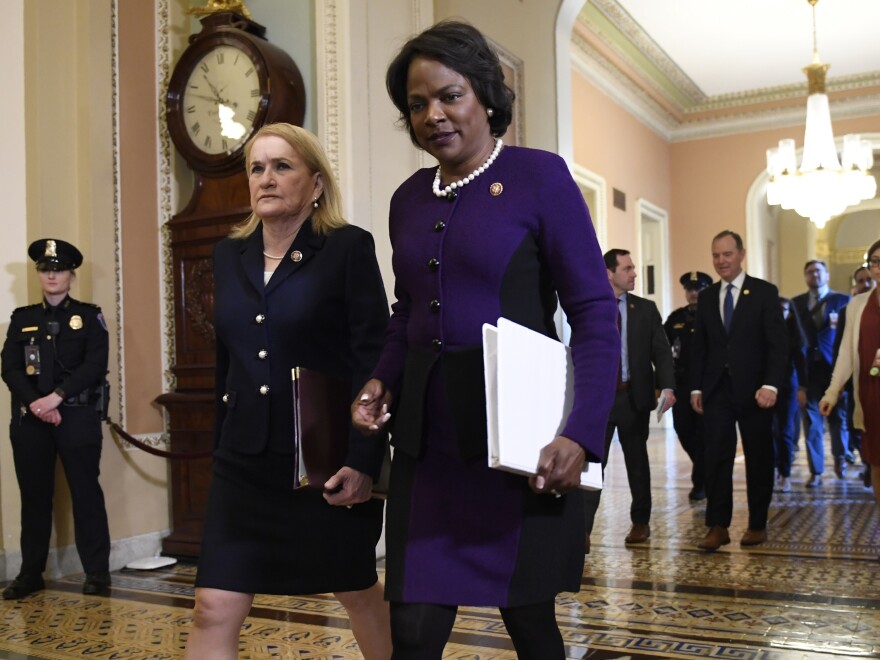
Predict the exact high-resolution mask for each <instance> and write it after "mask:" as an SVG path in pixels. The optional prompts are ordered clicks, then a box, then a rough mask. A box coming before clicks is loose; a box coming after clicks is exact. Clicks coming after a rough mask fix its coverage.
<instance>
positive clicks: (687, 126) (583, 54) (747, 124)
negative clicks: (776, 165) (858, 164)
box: [571, 31, 880, 142]
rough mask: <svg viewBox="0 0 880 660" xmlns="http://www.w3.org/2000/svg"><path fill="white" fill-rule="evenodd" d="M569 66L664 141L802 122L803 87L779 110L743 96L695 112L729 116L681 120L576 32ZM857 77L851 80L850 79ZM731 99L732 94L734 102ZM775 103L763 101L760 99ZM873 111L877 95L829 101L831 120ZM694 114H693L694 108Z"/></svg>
mask: <svg viewBox="0 0 880 660" xmlns="http://www.w3.org/2000/svg"><path fill="white" fill-rule="evenodd" d="M571 62H572V68H573V69H574V71H575V72H577V73H578V74H580V75H581V76H583V77H584V78H585V79H586V80H588V81H589V82H590V83H592V84H593V85H595V86H596V87H597V88H598V89H599V90H600V91H601V92H602V93H604V94H606V95H607V96H609V97H610V98H611V99H612V100H613V101H614V102H616V103H618V104H619V105H621V106H622V107H623V108H624V109H625V110H626V111H627V112H629V113H630V114H631V115H633V116H634V117H635V118H636V119H638V120H639V121H640V122H641V123H642V124H644V125H645V126H647V127H648V128H649V129H651V130H652V131H654V132H655V133H656V134H657V135H659V136H660V137H662V138H663V139H665V140H668V141H669V142H684V141H687V140H702V139H706V138H713V137H722V136H726V135H738V134H741V133H752V132H755V131H763V130H772V129H776V128H783V127H788V126H798V125H802V124H803V123H804V118H805V117H806V88H805V87H804V89H803V90H802V92H801V95H800V96H802V97H803V100H804V102H803V103H802V104H798V105H790V106H786V107H784V108H767V109H761V110H749V108H754V107H755V103H757V101H754V102H749V103H746V101H745V98H746V96H745V95H729V97H730V98H731V99H732V102H730V103H728V104H727V105H726V106H724V105H722V104H721V101H720V100H718V99H720V98H721V97H716V98H715V99H712V100H711V101H710V102H709V103H707V104H706V105H704V106H700V108H699V109H700V110H706V109H708V108H709V107H710V106H711V108H712V109H714V110H718V109H720V108H723V107H728V108H729V109H730V112H729V113H728V114H725V115H721V116H717V117H709V118H705V119H692V120H688V119H687V115H688V114H689V111H685V110H682V113H683V117H684V118H683V119H681V120H680V119H679V118H677V117H675V116H674V115H673V114H672V113H670V112H669V111H667V110H666V109H665V108H663V107H662V106H661V105H660V104H659V103H658V102H657V101H655V100H654V99H653V98H651V96H650V95H649V94H648V93H647V92H646V91H645V90H644V89H643V88H642V87H640V86H639V85H637V84H636V83H635V82H633V80H632V79H630V78H629V77H628V76H626V75H624V74H623V73H622V72H621V71H620V69H618V68H617V67H616V66H615V65H614V64H613V63H612V62H610V61H609V60H608V58H606V57H605V56H604V55H602V54H601V53H599V52H598V51H597V50H596V49H595V48H593V47H592V46H591V45H590V44H589V43H588V42H587V41H586V40H585V39H584V38H583V37H582V36H580V35H579V34H578V33H577V31H575V32H573V33H572V38H571ZM856 77H857V76H852V78H856ZM878 83H880V81H878ZM845 84H846V81H845V80H843V82H842V83H841V88H842V87H843V86H844V85H845ZM796 87H797V86H789V87H786V88H777V89H778V90H779V93H780V94H782V92H783V91H785V93H786V95H785V96H782V95H780V96H779V97H778V99H782V98H797V97H798V95H797V94H795V93H794V91H792V90H794V89H795V88H796ZM853 89H855V88H853ZM765 91H767V90H765ZM734 96H737V97H738V99H739V100H734V99H733V97H734ZM778 99H762V101H766V100H778ZM878 107H880V93H877V94H854V95H852V96H847V97H843V98H832V99H831V115H832V117H833V118H834V119H848V118H854V117H864V116H868V115H872V114H876V112H877V108H878ZM693 112H696V109H694V110H693Z"/></svg>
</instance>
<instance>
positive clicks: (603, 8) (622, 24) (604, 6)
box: [578, 0, 707, 104]
mask: <svg viewBox="0 0 880 660" xmlns="http://www.w3.org/2000/svg"><path fill="white" fill-rule="evenodd" d="M591 4H592V5H593V6H594V7H596V9H598V10H599V11H600V12H601V13H602V15H603V16H605V18H607V19H608V20H609V21H610V22H611V24H612V25H614V26H615V27H616V28H617V29H618V30H620V32H621V33H622V34H623V35H624V37H625V38H626V39H627V40H628V41H629V42H630V43H631V44H632V45H633V46H635V47H636V48H637V49H638V51H639V52H640V53H641V54H642V55H644V56H645V57H646V58H647V59H648V61H650V62H651V64H653V65H654V66H656V67H657V69H658V70H659V71H660V72H661V73H662V74H663V75H664V76H665V77H666V78H667V79H668V80H669V81H670V82H671V83H672V85H673V86H674V87H675V89H676V91H678V92H679V94H681V95H682V96H684V97H685V98H687V99H688V100H689V101H690V102H691V103H692V104H697V103H701V102H703V101H704V100H705V99H706V98H707V97H706V94H705V93H704V92H703V90H701V89H700V88H699V87H698V86H697V84H696V83H695V82H694V81H693V80H691V79H690V78H689V77H688V75H687V74H686V73H685V72H684V71H682V70H681V69H680V68H679V67H678V65H676V63H675V62H674V61H673V60H672V59H671V58H670V57H669V56H668V55H667V54H666V51H664V50H663V49H662V48H661V47H660V46H658V45H657V42H655V41H654V40H653V39H652V38H651V36H650V35H649V34H648V33H647V32H645V31H644V30H643V29H642V26H641V25H639V24H638V23H636V22H635V21H634V20H633V19H632V17H631V16H630V15H629V14H628V13H627V11H626V10H625V9H623V7H621V6H620V4H618V2H617V0H591ZM578 20H579V21H580V22H581V23H582V24H584V25H587V26H589V27H590V28H591V30H592V31H593V32H594V33H596V35H597V36H598V37H599V38H600V39H601V40H602V41H603V43H605V44H606V45H607V46H608V47H609V48H611V49H612V50H613V51H614V52H615V53H617V54H618V55H619V56H620V57H622V58H624V59H629V58H628V57H627V55H626V54H625V52H624V51H623V49H622V48H621V47H620V45H619V44H617V43H615V42H614V41H612V40H611V39H608V38H607V37H606V36H605V35H604V34H603V33H602V31H601V30H598V29H596V26H595V25H594V24H593V23H592V22H591V21H590V20H589V15H588V14H587V13H586V12H581V14H580V15H579V16H578ZM658 87H659V86H658Z"/></svg>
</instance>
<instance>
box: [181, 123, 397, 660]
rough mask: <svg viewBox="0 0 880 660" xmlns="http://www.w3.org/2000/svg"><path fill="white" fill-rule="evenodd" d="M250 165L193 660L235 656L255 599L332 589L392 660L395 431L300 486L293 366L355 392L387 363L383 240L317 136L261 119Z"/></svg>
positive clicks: (223, 332) (231, 274)
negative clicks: (349, 209) (379, 563)
mask: <svg viewBox="0 0 880 660" xmlns="http://www.w3.org/2000/svg"><path fill="white" fill-rule="evenodd" d="M245 156H246V162H247V174H248V181H249V186H250V194H251V207H252V209H253V214H252V215H251V216H250V218H248V219H247V220H246V221H245V222H244V223H243V224H241V225H239V226H237V227H235V229H234V230H233V232H232V234H231V235H230V236H229V238H226V239H224V240H223V241H221V242H220V243H219V244H218V245H217V247H216V248H215V250H214V287H215V293H214V323H215V328H216V334H217V376H216V385H217V426H216V433H217V448H216V450H215V452H214V468H213V471H214V474H213V481H212V483H211V490H210V494H209V498H208V507H207V514H206V521H205V534H204V539H203V541H202V554H201V557H200V558H199V571H198V575H197V577H196V605H195V614H194V618H193V623H194V629H193V631H192V632H191V634H190V637H189V640H188V643H187V650H186V653H187V657H189V658H195V659H198V660H201V659H202V658H211V660H216V659H218V658H230V659H231V658H235V657H237V652H238V636H239V631H240V629H241V624H242V622H243V621H244V619H245V617H246V616H247V614H248V612H249V611H250V607H251V603H252V602H253V598H254V594H255V593H268V594H291V595H293V594H311V593H322V592H329V591H332V592H334V593H335V595H336V597H337V598H338V600H339V601H340V602H341V603H342V605H343V606H344V607H345V608H346V610H347V611H348V614H349V617H350V620H351V627H352V631H353V632H354V635H355V638H356V639H357V641H358V644H359V645H360V650H361V652H362V653H363V655H364V657H365V658H367V659H373V658H375V659H377V660H378V659H381V660H386V659H387V658H388V656H389V655H390V651H391V645H390V633H389V623H388V606H387V604H386V603H385V602H384V601H383V599H382V588H381V585H380V584H379V583H378V577H377V573H376V555H375V548H376V543H377V542H378V540H379V535H380V533H381V530H382V509H383V506H382V502H381V501H378V500H374V499H370V493H371V489H372V485H373V479H374V478H376V477H377V475H378V473H379V469H380V467H381V463H382V458H383V456H384V449H385V448H384V441H383V438H381V437H378V436H377V437H373V438H366V437H363V436H362V435H361V434H359V433H357V432H355V431H352V433H351V436H350V441H349V448H348V455H347V457H346V459H345V464H344V466H343V467H342V468H341V469H339V471H338V472H337V473H336V474H335V475H334V476H332V477H331V478H330V480H329V481H328V482H327V484H326V487H325V488H326V490H324V491H323V492H322V491H321V490H319V489H311V488H299V489H296V490H294V459H295V455H294V454H295V444H294V416H293V403H292V398H293V388H292V385H291V369H292V368H293V367H306V368H308V369H310V370H312V371H317V372H321V373H323V374H326V375H329V376H334V377H336V378H339V379H343V380H345V381H348V382H350V383H351V396H352V397H353V396H354V392H356V391H357V390H358V389H360V387H361V386H362V385H363V383H364V382H365V381H366V380H367V378H368V377H369V374H370V372H371V370H372V369H373V367H374V366H375V363H376V359H377V357H378V355H379V350H380V348H381V344H382V337H383V334H384V332H385V328H386V325H387V322H388V307H387V301H386V298H385V289H384V287H383V284H382V279H381V276H380V273H379V267H378V264H377V263H376V256H375V251H374V246H373V239H372V237H371V236H370V234H369V233H367V232H366V231H364V230H362V229H360V228H358V227H354V226H352V225H349V224H347V223H346V222H345V220H344V219H343V217H342V212H341V209H342V205H341V201H340V198H339V191H338V188H337V185H336V182H335V180H334V179H333V174H332V172H331V170H330V165H329V164H328V162H327V158H326V156H324V152H323V150H322V149H321V146H320V144H319V143H318V141H317V139H315V137H314V136H313V135H312V134H311V133H309V132H308V131H306V130H304V129H302V128H299V127H296V126H291V125H290V124H270V125H267V126H264V127H263V128H261V129H260V130H259V131H258V132H257V133H256V135H255V136H254V137H253V138H252V139H251V141H250V142H249V143H248V145H247V147H246V149H245ZM343 423H344V425H345V426H347V425H348V415H347V411H346V414H345V415H344V421H343Z"/></svg>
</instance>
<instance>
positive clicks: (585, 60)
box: [571, 31, 678, 140]
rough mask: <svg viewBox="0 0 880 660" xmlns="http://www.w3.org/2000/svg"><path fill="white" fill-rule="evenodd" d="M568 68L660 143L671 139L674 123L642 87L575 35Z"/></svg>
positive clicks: (572, 39) (675, 123) (673, 118)
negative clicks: (649, 130)
mask: <svg viewBox="0 0 880 660" xmlns="http://www.w3.org/2000/svg"><path fill="white" fill-rule="evenodd" d="M571 65H572V69H574V71H575V72H576V73H578V74H580V75H581V76H583V77H584V78H585V79H586V80H587V81H589V82H590V83H592V84H593V85H595V86H596V87H597V88H598V89H599V91H601V92H602V93H603V94H605V95H607V96H609V97H610V98H611V99H612V100H613V101H614V102H616V103H618V104H619V105H621V106H623V108H624V110H626V111H627V112H629V113H630V114H631V115H633V116H634V117H635V118H636V119H638V120H639V121H640V122H641V123H642V124H644V125H645V126H647V127H648V128H649V129H651V130H652V131H654V132H655V133H656V134H657V135H659V136H660V137H662V138H663V139H664V140H672V134H673V131H674V130H675V128H676V126H677V125H678V120H677V119H676V118H675V117H673V116H672V114H670V113H669V112H668V111H667V110H666V109H665V108H663V107H662V106H661V105H660V104H659V103H657V102H656V101H655V100H654V99H652V98H651V97H650V96H649V95H648V94H647V93H646V92H645V91H644V90H643V89H642V88H640V87H639V86H638V85H636V84H635V83H633V81H632V80H630V79H629V78H628V77H626V76H625V75H623V73H621V71H620V69H618V68H617V67H616V66H614V65H613V64H612V63H611V62H610V61H609V60H608V59H607V58H606V57H604V56H603V55H601V54H599V52H598V51H597V50H596V49H594V48H593V47H592V46H591V45H590V44H588V43H587V42H586V41H585V40H584V39H583V38H582V37H581V36H580V35H578V33H577V32H576V31H575V32H572V37H571Z"/></svg>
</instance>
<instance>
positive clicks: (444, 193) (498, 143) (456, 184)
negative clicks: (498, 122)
mask: <svg viewBox="0 0 880 660" xmlns="http://www.w3.org/2000/svg"><path fill="white" fill-rule="evenodd" d="M503 146H504V142H503V141H502V140H501V138H497V139H496V140H495V148H494V149H493V150H492V153H491V154H489V158H488V159H487V160H486V162H485V163H483V164H482V165H480V166H479V167H478V168H477V169H475V170H474V171H473V172H471V173H470V174H468V175H467V176H466V177H464V178H463V179H460V180H459V181H453V182H452V183H450V184H449V185H448V186H446V187H445V188H444V189H443V190H440V168H439V167H438V168H437V173H436V174H435V175H434V185H433V187H432V189H433V191H434V195H435V196H436V197H445V198H446V199H448V200H450V201H451V200H453V199H455V198H456V197H457V196H458V193H457V192H456V188H464V187H465V186H466V185H467V184H469V183H470V182H471V181H473V180H474V179H476V178H477V177H478V176H480V175H481V174H482V173H483V172H485V171H486V169H487V168H488V167H489V165H491V164H492V163H494V162H495V159H496V158H498V154H499V153H500V152H501V147H503Z"/></svg>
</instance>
